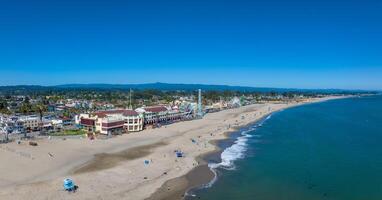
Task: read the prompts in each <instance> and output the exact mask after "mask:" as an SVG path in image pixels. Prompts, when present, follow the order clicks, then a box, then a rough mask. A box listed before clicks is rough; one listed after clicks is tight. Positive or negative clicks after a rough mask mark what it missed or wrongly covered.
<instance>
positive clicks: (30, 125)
mask: <svg viewBox="0 0 382 200" xmlns="http://www.w3.org/2000/svg"><path fill="white" fill-rule="evenodd" d="M18 120H19V121H21V122H22V123H23V126H24V128H25V129H26V130H27V131H37V130H39V129H40V118H39V117H38V116H37V115H26V116H20V117H19V119H18Z"/></svg>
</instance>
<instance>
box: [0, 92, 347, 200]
mask: <svg viewBox="0 0 382 200" xmlns="http://www.w3.org/2000/svg"><path fill="white" fill-rule="evenodd" d="M346 97H349V96H346ZM338 98H345V96H340V97H338V96H337V97H327V98H320V99H308V100H307V101H306V102H294V103H279V104H276V103H266V104H253V105H249V106H243V107H240V108H236V109H230V110H224V111H221V112H217V113H211V114H207V115H206V116H205V118H203V119H201V120H193V121H186V122H179V123H175V124H171V125H168V126H164V127H162V128H160V129H152V130H145V131H142V132H140V133H136V134H128V135H122V136H117V137H115V138H112V139H109V140H96V141H88V140H86V139H83V140H80V139H77V140H75V139H67V140H66V141H63V140H56V141H54V140H42V141H41V145H40V142H39V146H38V147H37V148H33V147H29V146H27V145H21V146H17V145H16V144H10V145H9V146H11V147H12V148H15V149H17V150H18V151H26V150H30V151H31V155H32V156H34V157H35V158H36V159H35V160H34V161H33V162H30V161H25V160H22V159H21V158H19V159H16V160H12V161H13V162H11V163H6V164H5V166H0V169H4V168H5V171H6V170H7V169H8V170H9V169H15V170H12V173H16V174H4V176H3V174H2V176H1V177H2V179H3V180H0V185H1V184H2V183H3V184H7V183H8V184H9V183H12V182H13V183H12V184H11V185H8V187H4V188H2V189H0V198H4V199H7V198H11V197H12V199H15V200H17V199H26V198H28V197H29V195H27V194H29V193H30V195H34V196H35V199H47V198H49V199H121V198H123V199H150V198H151V199H160V193H161V195H162V196H163V195H165V196H166V195H167V196H169V195H168V194H172V198H174V199H179V198H182V195H184V193H185V192H184V191H186V190H188V188H190V186H192V187H196V186H198V185H200V182H205V181H207V182H209V180H211V177H213V176H211V174H212V172H211V171H210V170H209V168H208V166H207V163H208V161H206V160H204V159H205V158H206V157H208V155H212V154H213V153H217V152H219V151H221V150H219V148H218V147H217V145H216V144H217V143H218V142H219V141H222V140H225V139H227V138H229V135H230V134H232V133H233V132H235V131H238V130H239V129H240V128H242V127H245V126H248V125H249V124H251V123H256V122H257V121H259V120H261V119H262V118H263V117H265V116H266V115H268V114H270V113H273V112H275V111H280V110H283V109H285V108H290V107H293V106H299V105H304V104H307V103H314V102H321V101H325V100H330V99H338ZM191 139H195V140H196V143H193V142H191ZM161 142H162V143H161ZM156 143H161V144H160V145H157V146H155V145H154V144H156ZM163 143H165V144H163ZM68 145H69V146H70V148H69V149H68V148H67V146H68ZM145 145H146V146H145ZM150 145H154V147H153V146H150ZM154 149H155V150H154ZM174 149H181V150H182V151H184V152H185V153H186V156H185V157H184V158H181V159H177V158H175V157H174V152H173V151H174ZM49 151H51V152H53V153H52V154H53V155H54V156H55V157H54V158H49V157H48V158H47V156H46V155H47V152H49ZM134 152H135V153H134ZM2 153H3V154H2ZM219 155H220V154H219ZM7 156H8V157H9V156H10V155H8V154H5V153H4V152H2V151H0V158H5V159H7ZM144 160H150V164H149V165H146V166H145V165H144V164H143V161H144ZM23 162H24V163H26V165H27V167H28V169H29V171H28V173H25V170H24V169H25V168H21V169H18V168H17V167H20V166H19V165H18V163H23ZM198 162H199V163H198ZM49 164H50V165H49ZM55 167H60V168H59V169H60V170H57V168H55ZM53 168H55V169H53ZM40 171H41V172H42V174H41V172H40ZM76 171H77V172H80V173H75V172H76ZM0 173H4V171H2V172H1V171H0ZM191 173H197V174H202V177H203V179H200V178H195V177H198V176H194V175H192V174H191ZM68 176H69V177H71V178H73V180H74V181H75V182H76V183H78V184H79V187H80V190H79V192H77V193H75V194H72V195H69V196H68V195H67V193H65V192H63V191H58V190H60V189H59V188H62V186H61V185H62V180H63V178H64V177H68ZM24 180H30V181H28V182H27V183H26V182H25V181H24ZM11 181H12V182H11ZM18 182H19V183H20V184H18ZM98 183H100V184H98ZM174 183H175V184H174ZM166 184H167V185H166ZM168 184H169V185H168ZM174 185H179V186H181V187H178V188H176V187H174ZM161 188H162V190H161ZM169 188H170V190H169ZM57 191H58V192H57ZM41 192H42V193H43V194H44V195H43V196H41ZM170 196H171V195H170ZM166 199H169V198H166Z"/></svg>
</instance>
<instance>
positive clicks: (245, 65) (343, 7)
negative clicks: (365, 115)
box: [0, 0, 382, 90]
mask: <svg viewBox="0 0 382 200" xmlns="http://www.w3.org/2000/svg"><path fill="white" fill-rule="evenodd" d="M381 10H382V2H381V1H377V0H366V1H361V0H350V1H346V2H341V1H329V0H320V1H319V0H312V1H303V0H297V1H292V2H286V1H281V0H269V1H258V0H254V1H250V2H249V1H246V0H236V1H233V0H227V1H218V0H204V1H200V0H194V1H175V0H165V1H154V0H151V1H147V0H143V1H129V0H128V1H117V0H110V1H100V0H96V1H87V0H82V1H74V0H67V1H44V0H42V1H33V2H31V1H23V0H21V1H20V0H15V1H6V2H3V3H2V6H1V7H0V75H1V81H0V85H2V86H3V85H24V84H25V85H45V86H46V85H48V86H50V85H60V84H71V83H108V84H131V83H153V82H164V83H185V84H189V83H196V84H216V85H233V86H251V87H277V88H302V89H315V88H317V89H327V88H336V89H367V90H368V89H369V90H382V78H381V77H382V56H381V55H382V54H381V53H382V37H381V35H382V12H381Z"/></svg>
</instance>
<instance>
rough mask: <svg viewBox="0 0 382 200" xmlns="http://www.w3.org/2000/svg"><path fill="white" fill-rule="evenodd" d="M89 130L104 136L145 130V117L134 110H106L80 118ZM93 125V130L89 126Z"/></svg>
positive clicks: (83, 115)
mask: <svg viewBox="0 0 382 200" xmlns="http://www.w3.org/2000/svg"><path fill="white" fill-rule="evenodd" d="M79 118H80V122H81V125H82V126H83V127H86V129H87V130H91V131H93V132H99V133H102V134H121V133H124V132H136V131H141V130H142V129H143V115H140V114H138V113H137V112H135V111H134V110H106V111H98V112H95V113H92V114H82V115H80V116H79ZM92 125H93V127H94V128H93V129H91V128H89V126H92Z"/></svg>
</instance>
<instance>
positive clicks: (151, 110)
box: [144, 106, 167, 112]
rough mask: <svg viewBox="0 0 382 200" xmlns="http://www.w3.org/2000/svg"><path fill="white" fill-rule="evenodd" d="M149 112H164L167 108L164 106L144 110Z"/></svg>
mask: <svg viewBox="0 0 382 200" xmlns="http://www.w3.org/2000/svg"><path fill="white" fill-rule="evenodd" d="M144 109H145V110H146V111H148V112H164V111H167V108H166V107H164V106H153V107H146V108H144Z"/></svg>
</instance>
